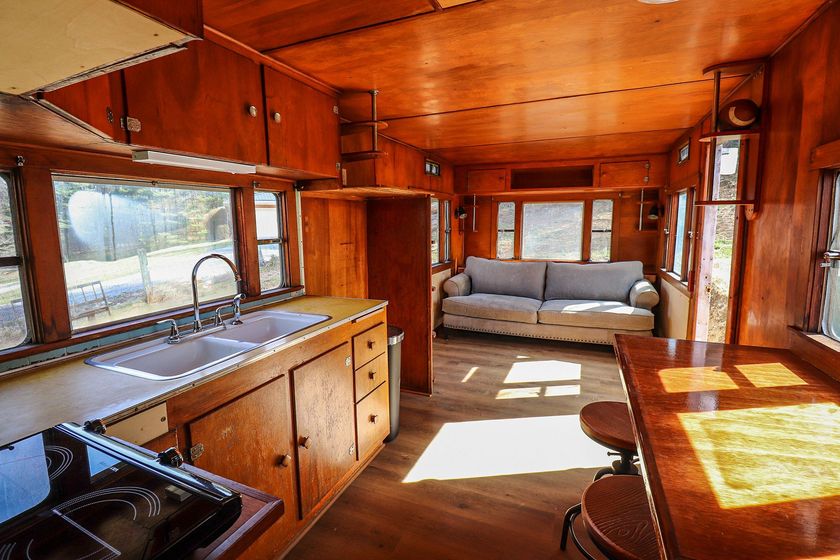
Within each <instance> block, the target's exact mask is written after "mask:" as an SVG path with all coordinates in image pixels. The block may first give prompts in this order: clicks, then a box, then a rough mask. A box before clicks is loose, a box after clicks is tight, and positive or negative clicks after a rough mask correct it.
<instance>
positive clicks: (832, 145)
mask: <svg viewBox="0 0 840 560" xmlns="http://www.w3.org/2000/svg"><path fill="white" fill-rule="evenodd" d="M838 168H840V140H835V141H834V142H829V143H828V144H823V145H821V146H817V147H816V148H814V149H813V150H811V169H838Z"/></svg>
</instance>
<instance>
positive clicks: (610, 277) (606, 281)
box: [545, 261, 644, 302]
mask: <svg viewBox="0 0 840 560" xmlns="http://www.w3.org/2000/svg"><path fill="white" fill-rule="evenodd" d="M642 278H644V274H643V272H642V263H641V262H640V261H626V262H614V263H602V264H572V263H548V270H547V272H546V281H545V299H546V300H551V299H587V300H601V301H625V302H626V301H627V298H628V297H629V295H630V288H632V287H633V284H635V283H636V282H637V281H639V280H641V279H642Z"/></svg>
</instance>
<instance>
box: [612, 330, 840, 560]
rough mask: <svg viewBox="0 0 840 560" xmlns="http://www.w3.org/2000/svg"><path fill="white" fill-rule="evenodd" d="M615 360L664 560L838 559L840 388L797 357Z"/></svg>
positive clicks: (764, 353)
mask: <svg viewBox="0 0 840 560" xmlns="http://www.w3.org/2000/svg"><path fill="white" fill-rule="evenodd" d="M615 351H616V354H617V356H618V362H619V367H620V369H621V376H622V380H623V383H624V388H625V391H626V393H627V397H628V402H629V407H630V414H631V417H632V421H633V430H634V433H635V436H636V441H637V442H638V446H639V453H640V458H641V465H642V472H643V474H644V477H645V482H646V485H647V489H648V497H649V499H650V503H651V507H652V509H653V513H654V517H655V518H656V523H655V525H656V529H657V532H658V537H659V544H660V551H661V554H662V557H663V558H666V559H669V560H671V559H692V560H703V559H711V558H715V559H723V558H726V559H735V558H738V559H752V558H755V559H759V558H760V559H762V560H774V559H779V560H781V559H785V560H793V559H805V558H809V559H827V558H840V405H838V403H840V383H838V382H837V381H835V380H833V379H831V378H830V377H828V376H827V375H825V374H824V373H822V372H820V371H819V370H817V369H816V368H814V367H813V366H811V365H810V364H808V363H807V362H805V361H803V360H801V359H799V358H798V357H796V355H794V354H793V353H791V352H790V351H788V350H779V349H772V348H757V347H749V346H733V345H723V344H712V343H703V342H691V341H685V340H673V339H662V338H653V339H651V338H643V337H636V336H626V335H618V336H616V345H615Z"/></svg>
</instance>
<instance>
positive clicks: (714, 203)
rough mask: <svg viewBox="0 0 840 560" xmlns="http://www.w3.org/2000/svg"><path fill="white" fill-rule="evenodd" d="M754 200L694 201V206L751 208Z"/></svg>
mask: <svg viewBox="0 0 840 560" xmlns="http://www.w3.org/2000/svg"><path fill="white" fill-rule="evenodd" d="M753 204H755V201H754V200H695V201H694V206H730V205H731V206H751V205H753Z"/></svg>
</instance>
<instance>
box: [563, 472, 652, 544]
mask: <svg viewBox="0 0 840 560" xmlns="http://www.w3.org/2000/svg"><path fill="white" fill-rule="evenodd" d="M578 515H579V516H580V517H582V518H583V526H584V527H585V528H586V532H587V534H588V535H589V538H590V539H591V540H592V542H593V543H595V546H597V547H598V550H600V551H601V552H602V553H603V554H604V555H606V556H607V558H609V559H610V560H659V546H658V543H657V540H656V533H655V531H654V527H653V515H651V512H650V505H649V504H648V500H647V493H646V492H645V483H644V480H643V479H642V477H640V476H628V475H616V476H608V477H607V478H604V479H602V480H596V481H595V482H593V483H592V484H590V485H589V487H588V488H587V489H586V490H584V491H583V496H581V499H580V504H578V505H576V506H574V507H572V508H569V511H567V512H566V516H565V518H564V519H563V535H562V537H561V539H560V549H561V550H566V541H567V538H568V536H569V535H570V534H571V536H572V541H573V542H574V543H575V546H576V547H577V549H578V550H579V551H580V553H581V554H583V555H584V556H585V557H586V558H587V559H588V560H596V559H595V557H594V556H592V555H591V554H590V553H589V552H588V551H587V550H586V549H585V548H584V547H583V545H582V544H581V542H580V540H579V539H578V537H577V535H576V534H575V528H574V521H575V518H576V517H577V516H578Z"/></svg>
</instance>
